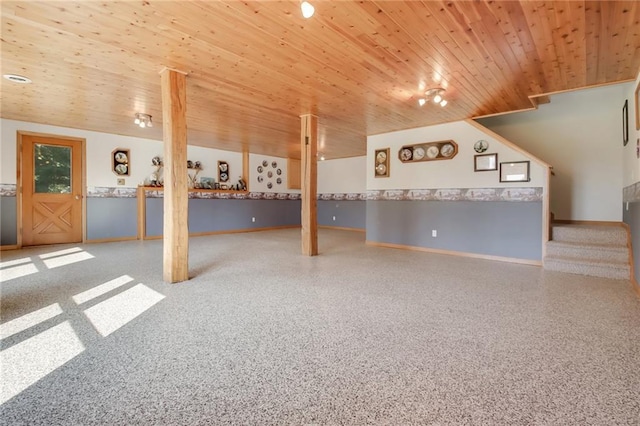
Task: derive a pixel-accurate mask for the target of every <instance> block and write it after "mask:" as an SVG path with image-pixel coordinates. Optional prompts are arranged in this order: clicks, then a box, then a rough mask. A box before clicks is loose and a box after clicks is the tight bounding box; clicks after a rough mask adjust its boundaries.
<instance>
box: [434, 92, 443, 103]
mask: <svg viewBox="0 0 640 426" xmlns="http://www.w3.org/2000/svg"><path fill="white" fill-rule="evenodd" d="M441 100H442V96H440V95H439V94H438V95H435V96H434V97H433V102H435V103H437V104H439V103H440V101H441Z"/></svg>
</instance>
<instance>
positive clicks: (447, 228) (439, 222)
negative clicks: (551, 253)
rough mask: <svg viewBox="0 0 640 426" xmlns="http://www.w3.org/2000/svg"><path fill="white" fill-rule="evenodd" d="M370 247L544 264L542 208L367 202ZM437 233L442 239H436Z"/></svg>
mask: <svg viewBox="0 0 640 426" xmlns="http://www.w3.org/2000/svg"><path fill="white" fill-rule="evenodd" d="M366 203H367V208H366V223H367V241H372V242H380V243H391V244H399V245H406V246H413V247H424V248H432V249H439V250H449V251H457V252H465V253H476V254H481V255H490V256H501V257H509V258H517V259H526V260H536V261H539V260H541V259H542V202H541V201H535V202H512V201H430V200H429V201H416V200H412V201H392V200H376V201H373V200H371V201H367V202H366ZM434 229H435V230H437V237H435V238H434V237H432V236H431V231H432V230H434Z"/></svg>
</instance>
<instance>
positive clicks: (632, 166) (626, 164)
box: [622, 72, 640, 187]
mask: <svg viewBox="0 0 640 426" xmlns="http://www.w3.org/2000/svg"><path fill="white" fill-rule="evenodd" d="M639 87H640V72H638V76H637V77H636V81H635V83H634V84H632V85H630V86H629V87H628V90H627V93H626V96H625V98H626V99H627V100H628V101H629V143H627V146H625V147H624V148H623V149H622V151H623V152H622V159H623V170H624V173H623V176H622V185H623V186H624V187H627V186H629V185H633V184H634V183H636V182H640V129H638V126H637V124H638V123H637V122H636V114H639V112H638V111H637V110H636V105H637V104H640V99H637V100H636V98H635V97H636V96H638V97H640V90H639V91H638V94H636V88H639Z"/></svg>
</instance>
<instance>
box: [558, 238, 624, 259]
mask: <svg viewBox="0 0 640 426" xmlns="http://www.w3.org/2000/svg"><path fill="white" fill-rule="evenodd" d="M546 247H547V256H550V257H569V258H578V259H584V260H604V261H610V262H616V263H627V262H628V261H629V249H628V248H627V245H626V244H625V245H624V246H622V245H611V244H588V245H587V244H582V243H575V242H564V241H549V242H547V244H546Z"/></svg>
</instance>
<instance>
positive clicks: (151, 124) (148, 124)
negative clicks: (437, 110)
mask: <svg viewBox="0 0 640 426" xmlns="http://www.w3.org/2000/svg"><path fill="white" fill-rule="evenodd" d="M442 106H444V105H442ZM147 127H153V123H152V122H151V119H149V122H148V123H147Z"/></svg>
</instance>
